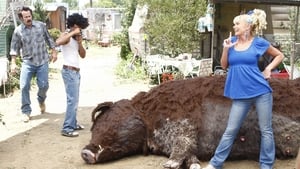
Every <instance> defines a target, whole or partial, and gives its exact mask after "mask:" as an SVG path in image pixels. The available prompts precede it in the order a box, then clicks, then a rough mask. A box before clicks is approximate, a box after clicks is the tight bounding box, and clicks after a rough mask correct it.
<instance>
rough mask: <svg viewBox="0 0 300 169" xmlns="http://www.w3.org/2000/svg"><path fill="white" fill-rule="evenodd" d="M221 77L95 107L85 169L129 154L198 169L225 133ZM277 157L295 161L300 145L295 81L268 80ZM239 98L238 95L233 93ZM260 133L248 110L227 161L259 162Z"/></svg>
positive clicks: (299, 84)
mask: <svg viewBox="0 0 300 169" xmlns="http://www.w3.org/2000/svg"><path fill="white" fill-rule="evenodd" d="M224 83H225V77H224V76H213V77H198V78H193V79H186V80H175V81H168V82H166V83H163V84H161V85H159V86H157V87H154V88H152V89H151V90H150V91H148V92H140V93H138V94H137V95H135V96H134V97H133V98H132V99H131V100H127V99H123V100H119V101H117V102H115V103H113V102H104V103H100V104H99V105H98V106H97V107H96V108H95V109H94V110H93V112H92V122H93V125H92V128H91V132H92V138H91V140H90V143H89V144H88V145H87V146H85V147H84V148H83V150H82V152H81V156H82V158H83V159H84V160H85V161H86V163H89V164H95V163H101V162H106V161H111V160H116V159H120V158H122V157H126V156H129V155H133V154H142V153H143V154H145V155H146V154H149V153H151V154H157V155H164V156H167V157H168V158H169V159H168V161H167V162H166V163H165V164H164V165H163V166H164V167H165V168H171V169H177V168H193V169H200V168H201V166H200V160H209V159H210V158H211V156H212V155H213V153H214V150H215V149H216V146H217V145H218V143H219V140H220V138H221V136H222V134H223V132H224V130H225V128H226V123H227V117H228V114H229V110H230V107H231V100H230V99H228V98H225V97H224V96H223V90H224ZM270 84H271V86H272V88H273V97H274V106H273V129H274V137H275V143H276V157H277V158H280V159H286V158H294V157H296V155H297V152H298V147H299V145H300V113H298V112H299V110H300V104H299V100H300V79H296V80H284V79H270ZM237 92H239V91H237ZM259 145H260V131H259V126H258V123H257V117H256V112H255V108H251V110H250V112H249V113H248V116H247V118H246V120H245V121H244V123H243V125H242V127H241V129H240V131H239V134H238V136H237V138H236V140H235V143H234V145H233V147H232V151H231V154H230V156H229V160H240V159H252V160H258V156H259Z"/></svg>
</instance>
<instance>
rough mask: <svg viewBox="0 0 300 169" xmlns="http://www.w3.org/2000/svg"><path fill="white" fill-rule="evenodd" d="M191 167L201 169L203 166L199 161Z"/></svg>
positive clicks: (191, 168)
mask: <svg viewBox="0 0 300 169" xmlns="http://www.w3.org/2000/svg"><path fill="white" fill-rule="evenodd" d="M190 169H201V166H200V164H198V163H194V164H192V165H191V166H190Z"/></svg>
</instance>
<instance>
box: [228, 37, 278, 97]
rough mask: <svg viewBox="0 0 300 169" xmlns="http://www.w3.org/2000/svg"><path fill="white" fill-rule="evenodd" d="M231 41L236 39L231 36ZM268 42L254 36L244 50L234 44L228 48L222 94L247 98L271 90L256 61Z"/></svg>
mask: <svg viewBox="0 0 300 169" xmlns="http://www.w3.org/2000/svg"><path fill="white" fill-rule="evenodd" d="M231 41H232V42H236V41H237V37H236V36H233V37H232V39H231ZM269 46H270V43H269V42H268V41H267V40H265V39H263V38H260V37H254V39H253V41H252V43H251V45H250V46H249V48H248V49H246V50H244V51H237V50H235V49H234V46H232V47H230V48H229V50H228V64H229V70H228V73H227V78H226V82H225V88H224V96H226V97H229V98H231V99H248V98H253V97H256V96H259V95H262V94H266V93H270V92H272V88H271V87H270V85H269V82H268V81H267V80H266V79H265V78H264V76H263V74H262V72H261V71H260V70H259V68H258V65H257V62H258V59H259V57H260V56H262V55H263V54H264V53H265V52H266V51H267V49H268V48H269Z"/></svg>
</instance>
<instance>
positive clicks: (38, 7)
mask: <svg viewBox="0 0 300 169" xmlns="http://www.w3.org/2000/svg"><path fill="white" fill-rule="evenodd" d="M34 9H35V10H34V11H33V18H34V19H35V20H38V21H41V22H46V20H47V16H48V15H47V14H48V13H47V11H46V10H44V5H43V3H42V1H40V0H37V1H36V2H35V3H34Z"/></svg>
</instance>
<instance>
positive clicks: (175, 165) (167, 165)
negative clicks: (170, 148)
mask: <svg viewBox="0 0 300 169" xmlns="http://www.w3.org/2000/svg"><path fill="white" fill-rule="evenodd" d="M163 166H164V168H178V167H179V163H178V162H176V161H174V160H169V161H167V162H166V163H165V164H164V165H163Z"/></svg>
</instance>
